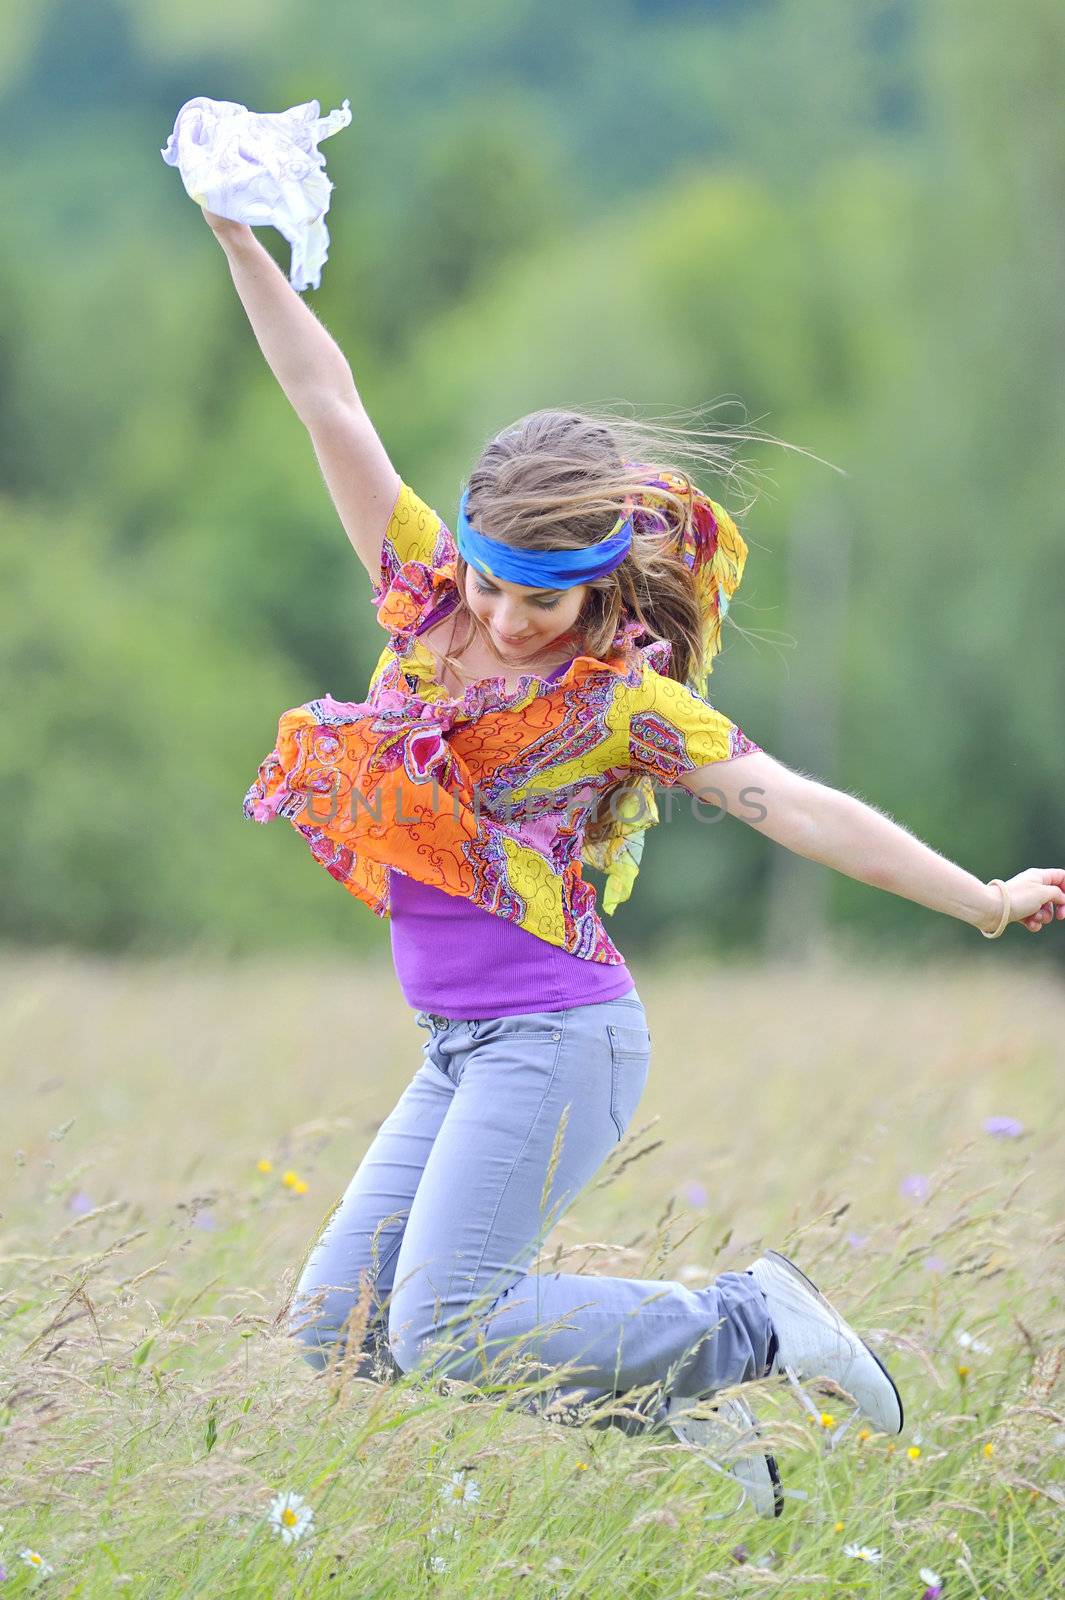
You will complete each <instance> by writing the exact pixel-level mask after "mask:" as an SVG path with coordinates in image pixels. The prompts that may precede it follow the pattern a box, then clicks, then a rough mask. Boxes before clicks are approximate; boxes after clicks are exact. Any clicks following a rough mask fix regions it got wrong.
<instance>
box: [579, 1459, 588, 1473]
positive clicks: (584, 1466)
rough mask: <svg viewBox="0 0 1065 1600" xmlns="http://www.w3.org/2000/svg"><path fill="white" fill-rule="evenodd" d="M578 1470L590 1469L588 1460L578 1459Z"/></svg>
mask: <svg viewBox="0 0 1065 1600" xmlns="http://www.w3.org/2000/svg"><path fill="white" fill-rule="evenodd" d="M577 1471H578V1472H587V1471H588V1463H587V1461H578V1462H577Z"/></svg>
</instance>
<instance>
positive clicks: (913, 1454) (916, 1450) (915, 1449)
mask: <svg viewBox="0 0 1065 1600" xmlns="http://www.w3.org/2000/svg"><path fill="white" fill-rule="evenodd" d="M906 1454H907V1455H908V1456H909V1458H910V1460H911V1461H916V1460H917V1458H918V1456H919V1455H920V1454H921V1446H920V1445H919V1444H911V1445H910V1447H909V1449H908V1450H907V1451H906Z"/></svg>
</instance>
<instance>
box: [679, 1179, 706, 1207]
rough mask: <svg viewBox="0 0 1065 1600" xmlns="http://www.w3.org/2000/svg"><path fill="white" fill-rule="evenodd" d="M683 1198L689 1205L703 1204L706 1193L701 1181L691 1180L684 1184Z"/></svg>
mask: <svg viewBox="0 0 1065 1600" xmlns="http://www.w3.org/2000/svg"><path fill="white" fill-rule="evenodd" d="M684 1198H685V1200H687V1202H688V1204H689V1205H690V1206H705V1204H706V1201H707V1193H706V1190H705V1189H704V1188H703V1186H702V1184H701V1183H696V1182H694V1181H693V1182H691V1183H686V1184H685V1185H684Z"/></svg>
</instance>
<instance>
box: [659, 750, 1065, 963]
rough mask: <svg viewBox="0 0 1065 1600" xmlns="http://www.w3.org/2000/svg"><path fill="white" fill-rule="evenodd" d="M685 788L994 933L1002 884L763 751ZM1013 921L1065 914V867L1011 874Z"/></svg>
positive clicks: (1035, 923) (793, 845) (719, 765)
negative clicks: (975, 872)
mask: <svg viewBox="0 0 1065 1600" xmlns="http://www.w3.org/2000/svg"><path fill="white" fill-rule="evenodd" d="M680 782H681V783H682V784H683V785H684V787H685V788H686V789H688V790H690V791H691V793H692V794H694V795H696V796H698V798H699V799H701V800H704V801H706V802H708V803H710V804H713V805H718V806H721V807H722V808H723V809H724V810H726V811H728V812H729V814H730V815H733V816H738V817H739V818H740V820H741V821H743V822H746V823H748V824H749V826H750V827H752V828H754V829H756V830H757V832H759V833H764V834H766V835H767V836H768V837H769V838H770V839H773V840H775V841H776V842H777V843H778V844H782V845H784V846H785V848H786V849H788V850H791V851H793V852H794V853H795V854H796V855H800V856H805V857H806V859H807V860H808V861H819V862H820V863H821V864H822V865H823V866H826V867H834V868H835V870H836V871H837V872H842V873H845V874H846V876H847V877H848V878H857V879H858V881H859V882H860V883H867V884H869V885H871V886H872V887H873V888H875V889H887V890H888V891H889V892H890V893H891V894H897V895H901V896H902V897H903V898H904V899H906V900H913V901H916V903H917V904H918V905H922V906H927V907H928V909H929V910H930V911H942V912H943V913H944V915H946V916H949V917H958V918H959V919H960V920H961V921H962V922H968V923H970V924H971V925H972V926H973V927H974V928H979V929H980V930H981V932H985V933H992V932H993V931H994V929H995V928H996V927H997V925H998V922H999V919H1000V917H1001V914H1002V908H1003V900H1002V895H1001V892H1000V891H999V890H998V889H996V888H995V887H994V886H993V885H990V884H986V883H983V882H981V880H980V879H979V878H976V877H974V876H973V874H972V873H971V872H966V871H965V869H964V867H959V866H955V864H954V862H952V861H948V860H947V858H946V856H941V855H940V854H939V853H938V851H936V850H933V849H932V848H931V847H930V846H929V845H926V844H922V842H921V840H920V839H918V838H916V837H915V836H914V835H913V834H912V833H910V832H909V831H908V830H907V829H906V828H902V827H900V826H899V825H898V823H896V822H892V821H891V819H890V817H886V816H884V814H883V812H880V811H877V810H876V808H875V807H874V806H868V805H866V804H865V802H864V801H862V800H859V799H857V797H856V796H855V795H852V794H845V793H844V792H843V791H842V790H840V789H833V788H831V787H829V785H828V784H824V783H818V782H817V781H816V780H815V779H812V778H807V777H805V776H804V775H802V774H801V773H798V772H793V771H792V770H791V768H790V767H786V766H784V765H783V764H782V763H781V762H779V761H776V760H774V758H773V757H772V756H770V755H768V754H767V753H766V752H765V751H755V752H753V753H751V754H749V755H744V756H737V757H735V759H733V760H731V761H715V762H710V763H709V764H708V765H706V766H704V767H699V768H697V769H696V770H695V771H694V772H690V773H688V774H687V775H686V776H685V777H683V778H681V779H680ZM1006 887H1007V888H1008V890H1009V894H1010V902H1011V914H1010V919H1009V920H1010V921H1011V922H1020V923H1022V924H1023V925H1024V927H1026V928H1027V929H1028V931H1029V933H1038V932H1039V930H1040V928H1043V927H1045V926H1046V924H1047V923H1048V922H1051V921H1052V920H1053V919H1054V917H1055V916H1056V917H1057V918H1058V920H1059V921H1061V920H1063V919H1065V868H1062V867H1028V868H1027V869H1026V870H1025V871H1024V872H1019V873H1017V874H1016V876H1015V877H1013V878H1009V879H1007V880H1006Z"/></svg>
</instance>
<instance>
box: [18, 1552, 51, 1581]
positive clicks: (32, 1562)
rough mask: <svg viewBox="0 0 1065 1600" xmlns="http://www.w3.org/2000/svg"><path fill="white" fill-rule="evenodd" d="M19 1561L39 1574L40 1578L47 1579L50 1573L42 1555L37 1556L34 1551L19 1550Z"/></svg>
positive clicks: (49, 1567) (49, 1568)
mask: <svg viewBox="0 0 1065 1600" xmlns="http://www.w3.org/2000/svg"><path fill="white" fill-rule="evenodd" d="M19 1559H20V1560H22V1561H24V1562H25V1563H26V1565H27V1566H28V1567H32V1568H33V1570H34V1571H35V1572H39V1573H40V1574H41V1576H42V1577H47V1576H48V1574H49V1573H50V1572H51V1571H52V1567H51V1566H50V1564H49V1563H48V1562H47V1561H46V1560H45V1559H44V1557H43V1556H42V1555H38V1553H37V1551H36V1550H29V1549H27V1550H20V1551H19Z"/></svg>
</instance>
